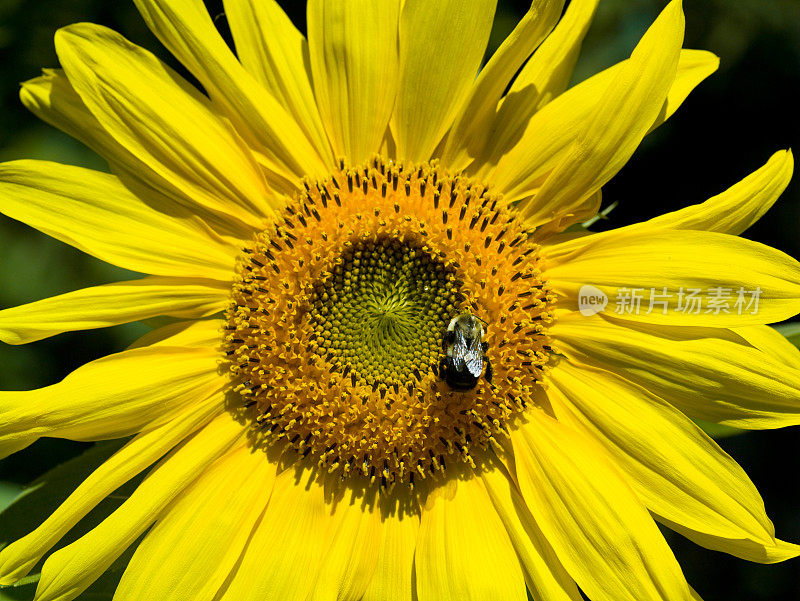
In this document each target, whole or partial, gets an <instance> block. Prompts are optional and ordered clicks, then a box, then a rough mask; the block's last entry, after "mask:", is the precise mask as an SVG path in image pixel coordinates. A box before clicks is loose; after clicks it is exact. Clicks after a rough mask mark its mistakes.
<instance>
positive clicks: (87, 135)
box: [19, 69, 131, 160]
mask: <svg viewBox="0 0 800 601" xmlns="http://www.w3.org/2000/svg"><path fill="white" fill-rule="evenodd" d="M19 97H20V100H21V101H22V104H24V105H25V107H26V108H27V109H28V110H29V111H31V112H32V113H33V114H34V115H36V116H37V117H39V119H41V120H42V121H45V122H47V123H49V124H50V125H52V126H54V127H57V128H58V129H60V130H61V131H63V132H65V133H66V134H68V135H69V136H71V137H73V138H75V139H76V140H79V141H81V142H82V143H84V144H85V145H86V146H88V147H89V148H91V149H92V150H94V151H95V152H96V153H97V154H99V155H100V156H102V157H103V158H105V159H106V160H111V159H112V157H118V156H119V155H120V154H123V155H126V158H131V156H130V154H129V153H127V152H126V151H125V150H124V149H123V148H122V147H121V146H120V145H119V144H118V143H117V142H116V141H115V140H114V138H112V137H111V135H110V134H109V133H108V132H107V131H106V130H105V129H104V128H103V126H102V125H100V122H99V121H98V120H97V119H96V118H95V116H94V115H93V114H92V112H91V111H90V110H89V109H88V108H87V107H86V105H85V104H84V103H83V100H81V97H80V96H78V94H77V92H75V90H74V88H73V87H72V84H71V83H69V80H68V79H67V76H66V75H65V74H64V71H62V70H61V69H43V70H42V75H41V76H39V77H35V78H33V79H30V80H28V81H25V82H23V83H22V87H21V88H20V92H19Z"/></svg>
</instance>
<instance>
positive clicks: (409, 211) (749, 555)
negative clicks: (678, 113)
mask: <svg viewBox="0 0 800 601" xmlns="http://www.w3.org/2000/svg"><path fill="white" fill-rule="evenodd" d="M136 4H137V6H138V8H139V10H140V12H141V14H142V15H143V17H144V19H145V20H146V22H147V24H148V25H149V27H150V28H151V29H152V31H153V32H154V33H155V34H156V35H157V36H158V38H159V39H160V40H161V42H162V43H163V44H164V45H165V46H166V47H167V48H168V49H169V50H170V51H171V52H172V54H174V55H175V56H176V57H177V58H178V59H179V60H180V61H181V62H182V63H183V64H184V65H185V67H186V68H187V69H188V70H189V71H190V72H191V73H192V75H193V76H194V77H196V79H197V80H198V81H199V83H200V84H201V85H202V88H203V91H200V90H199V89H197V88H196V87H193V86H192V85H191V84H189V83H187V81H185V80H184V79H183V78H182V77H181V76H179V75H178V74H177V73H175V72H174V71H173V70H171V69H170V68H169V67H167V66H166V65H164V64H163V63H162V62H160V61H159V60H158V59H156V58H155V57H154V56H153V55H152V54H150V53H149V52H147V51H146V50H144V49H142V48H140V47H137V46H135V45H133V44H132V43H130V42H129V41H127V40H126V39H124V38H123V37H122V36H120V35H119V34H117V33H115V32H113V31H110V30H108V29H106V28H104V27H100V26H97V25H92V24H85V23H82V24H76V25H72V26H69V27H66V28H64V29H62V30H60V31H59V32H58V33H57V34H56V38H55V42H56V49H57V52H58V56H59V60H60V62H61V65H62V67H63V70H47V71H45V72H44V74H43V75H42V76H41V77H38V78H36V79H33V80H31V81H29V82H26V83H25V84H23V87H22V93H21V95H22V100H23V102H24V104H25V105H26V106H27V107H28V108H29V109H31V110H32V111H33V112H34V113H35V114H36V115H38V116H39V117H41V118H42V119H43V120H45V121H47V122H48V123H50V124H52V125H54V126H56V127H58V128H60V129H62V130H64V131H66V132H67V133H69V134H70V135H72V136H74V137H75V138H77V139H78V140H80V141H82V142H84V143H85V144H87V145H88V146H90V147H91V148H92V149H94V150H96V151H97V152H98V153H99V154H100V155H102V156H103V157H104V158H105V159H106V160H107V161H108V164H109V166H110V168H111V172H112V173H113V175H112V174H109V173H101V172H96V171H91V170H87V169H82V168H78V167H72V166H66V165H61V164H54V163H46V162H40V161H14V162H10V163H5V164H3V165H0V210H2V212H3V213H5V214H6V215H8V216H10V217H12V218H14V219H17V220H19V221H22V222H24V223H26V224H28V225H30V226H33V227H35V228H37V229H39V230H41V231H43V232H45V233H47V234H49V235H51V236H53V237H55V238H57V239H59V240H62V241H64V242H67V243H69V244H71V245H73V246H75V247H77V248H79V249H81V250H83V251H85V252H87V253H89V254H91V255H94V256H96V257H98V258H100V259H102V260H104V261H107V262H109V263H113V264H115V265H118V266H121V267H124V268H127V269H129V270H133V271H137V272H141V273H143V274H148V275H145V276H144V277H142V278H141V279H136V280H132V281H124V282H119V283H115V284H108V285H103V286H98V287H94V288H88V289H84V290H78V291H75V292H71V293H68V294H64V295H61V296H56V297H54V298H49V299H45V300H41V301H38V302H34V303H31V304H29V305H24V306H21V307H16V308H11V309H7V310H5V311H2V312H0V339H2V340H3V341H5V342H7V343H10V344H24V343H27V342H31V341H35V340H40V339H43V338H46V337H48V336H52V335H55V334H58V333H60V332H65V331H71V330H80V329H90V328H100V327H105V326H111V325H115V324H120V323H126V322H132V321H138V320H147V319H150V318H153V317H155V316H167V317H169V318H172V319H171V320H170V322H169V324H168V325H166V326H163V327H161V328H159V329H156V330H154V331H152V332H151V333H149V334H147V335H145V336H144V337H143V338H142V339H140V340H139V341H137V342H136V343H135V344H134V345H132V346H131V347H130V348H128V349H127V350H124V351H122V352H119V353H116V354H113V355H109V356H107V357H104V358H101V359H99V360H97V361H93V362H91V363H88V364H86V365H84V366H83V367H80V368H79V369H77V370H76V371H75V372H73V373H72V374H70V375H69V376H67V377H66V378H65V379H64V380H63V381H61V382H59V383H57V384H54V385H52V386H48V387H46V388H43V389H40V390H32V391H26V392H3V393H1V394H0V414H1V415H2V419H0V456H7V455H9V454H11V453H14V452H15V451H18V450H20V449H23V448H24V447H26V446H27V445H30V444H31V443H33V442H34V441H36V440H37V439H38V438H40V437H62V438H69V439H72V440H80V441H94V440H103V439H111V438H122V437H129V439H128V440H127V442H125V444H124V446H122V447H121V448H120V449H119V450H118V451H117V452H116V453H115V454H114V455H113V456H111V457H110V458H109V459H108V460H107V461H106V462H105V463H103V464H102V465H100V466H99V467H98V468H97V469H96V471H94V472H93V473H92V474H91V475H90V476H89V477H88V478H87V479H86V480H85V481H84V482H83V483H82V484H81V485H80V486H78V487H77V489H76V490H75V491H74V492H73V493H72V494H71V495H70V496H69V498H67V499H66V501H64V503H63V504H62V505H61V506H60V507H59V508H58V509H56V510H55V512H54V513H53V514H52V515H51V516H50V517H49V518H47V520H46V521H45V522H44V523H42V524H41V525H40V526H39V527H38V528H36V529H35V530H34V531H33V532H31V533H30V534H28V535H26V536H24V537H23V538H21V539H19V540H17V541H15V542H12V543H11V544H9V545H8V546H6V547H5V548H4V549H3V550H2V551H1V552H0V584H10V583H13V582H15V581H18V580H19V579H20V578H22V577H23V576H24V575H25V574H27V573H28V572H29V571H30V570H31V569H32V567H33V566H35V565H36V564H37V562H39V561H40V560H41V559H42V558H43V557H44V556H45V555H47V554H48V552H49V551H50V550H51V549H52V548H53V547H54V546H55V545H56V544H57V543H58V541H59V540H60V539H61V538H62V536H64V535H65V534H66V533H67V532H68V531H69V530H70V529H71V528H72V527H73V526H74V525H75V524H76V523H77V522H78V521H79V520H80V519H81V518H82V517H83V516H85V515H86V514H87V513H88V512H89V511H90V510H92V508H94V507H95V506H96V505H97V504H98V503H99V502H100V501H101V500H102V499H103V498H105V497H106V496H108V495H109V494H111V493H112V492H113V491H115V490H116V489H118V488H119V487H120V486H121V485H123V484H124V483H126V482H128V481H129V480H131V479H132V478H134V477H135V476H137V475H139V474H141V473H143V472H145V471H147V475H146V477H145V478H144V479H143V481H142V482H141V484H140V485H139V486H138V487H137V488H136V489H135V491H134V492H133V493H132V494H131V495H130V497H128V498H127V499H126V500H125V501H124V503H122V505H121V506H120V507H119V508H118V509H117V510H116V511H115V512H114V513H113V514H111V515H110V516H109V517H108V518H106V519H105V520H104V521H102V522H101V523H100V524H99V525H97V526H96V527H95V528H94V529H92V530H90V531H89V532H88V533H86V534H85V535H84V536H82V537H80V538H78V539H77V540H76V541H75V542H72V543H71V544H69V545H67V546H64V547H62V548H60V549H58V550H57V551H56V552H54V553H52V554H50V555H49V557H48V558H47V559H46V561H45V562H44V566H43V568H42V572H41V579H40V581H39V584H38V589H37V596H36V599H37V600H38V601H51V600H60V601H65V600H68V599H73V598H75V597H77V596H78V595H79V594H80V593H81V592H82V591H83V590H85V589H86V588H87V587H88V586H89V585H90V584H91V583H92V582H93V581H94V580H96V579H97V578H98V577H99V576H100V575H101V574H102V573H103V572H104V570H106V568H108V567H109V566H110V565H111V563H112V562H113V561H114V560H115V559H116V558H118V557H119V556H120V555H121V554H122V553H123V551H125V549H126V548H128V547H129V546H131V545H132V544H133V543H134V542H135V541H137V540H138V539H141V542H140V544H139V545H138V547H137V548H136V550H135V553H134V554H133V556H132V559H131V561H130V563H129V565H128V566H127V569H126V571H125V573H124V575H123V577H122V580H121V581H120V583H119V586H118V589H117V591H116V595H115V597H114V598H115V599H117V600H135V601H139V600H142V599H159V600H169V599H191V600H200V599H208V600H211V599H218V600H224V601H228V600H234V601H246V600H250V599H252V600H253V601H256V600H258V601H261V600H265V599H280V600H282V601H284V600H286V601H290V600H293V599H297V600H305V599H314V600H323V599H325V600H327V599H331V600H334V599H342V600H343V599H348V600H359V599H363V600H365V601H390V600H398V601H401V600H402V601H410V600H411V599H419V600H420V601H430V600H434V599H435V600H439V599H458V600H461V599H477V600H481V601H482V600H485V599H496V600H498V601H500V600H503V601H505V600H509V601H511V600H515V601H516V600H518V601H524V600H525V599H526V598H527V595H528V594H529V595H530V596H531V597H532V598H533V599H536V600H547V601H555V600H568V599H569V600H575V601H577V600H579V599H581V598H582V597H581V591H582V592H583V594H585V595H586V596H587V597H589V598H590V599H592V600H595V601H602V600H608V601H611V600H613V601H619V600H623V599H628V600H631V601H646V600H667V599H668V600H679V599H680V600H688V599H696V598H697V596H696V593H695V592H694V591H693V590H692V589H691V587H690V586H689V584H687V582H686V580H685V578H684V576H683V574H682V571H681V568H680V566H679V565H678V563H677V561H676V560H675V557H674V556H673V554H672V553H671V551H670V549H669V547H668V546H667V544H666V542H665V540H664V538H663V537H662V535H661V533H660V532H659V529H658V526H657V525H656V521H657V522H660V523H661V524H663V525H665V526H667V527H669V528H671V529H673V530H675V531H677V532H679V533H681V534H683V535H685V536H686V537H688V538H689V539H691V540H692V541H695V542H696V543H698V544H700V545H703V546H704V547H707V548H710V549H715V550H719V551H724V552H727V553H730V554H732V555H735V556H737V557H741V558H744V559H747V560H751V561H756V562H762V563H770V562H777V561H782V560H785V559H788V558H791V557H795V556H797V555H798V554H800V547H798V546H796V545H793V544H790V543H786V542H783V541H781V540H779V539H777V538H776V537H775V532H774V528H773V526H772V523H771V522H770V521H769V519H768V518H767V516H766V514H765V511H764V506H763V502H762V500H761V498H760V496H759V494H758V492H757V490H756V489H755V487H754V486H753V484H752V483H751V481H750V480H749V479H748V477H747V475H746V474H745V473H744V472H743V470H742V469H741V468H740V467H739V466H738V465H737V464H736V462H735V461H734V460H733V459H732V458H731V457H729V456H728V455H727V454H726V453H725V452H724V451H722V450H721V449H720V448H719V447H718V446H717V445H716V443H715V442H714V441H713V440H712V439H710V438H709V437H708V436H707V435H706V434H705V433H704V432H703V431H702V430H701V429H700V428H699V427H698V426H696V425H695V423H694V422H693V421H692V419H702V420H707V421H711V422H716V423H720V424H727V425H732V426H736V427H738V428H752V429H759V428H776V427H780V426H785V425H790V424H797V423H800V410H799V409H800V404H799V403H798V401H797V399H798V395H800V354H798V351H797V350H796V349H795V348H794V347H792V346H791V345H790V344H789V343H788V342H787V341H786V340H785V339H783V338H782V337H781V336H780V335H779V334H777V333H776V332H775V331H774V330H772V329H770V328H769V327H767V326H766V325H764V324H768V323H772V322H776V321H780V320H783V319H786V318H788V317H790V316H792V315H794V314H795V313H796V312H797V311H798V309H799V308H800V264H798V263H797V262H796V261H794V260H793V259H792V258H790V257H788V256H786V255H784V254H782V253H780V252H779V251H777V250H774V249H772V248H769V247H767V246H764V245H761V244H758V243H756V242H752V241H749V240H746V239H742V238H739V237H738V234H740V233H741V232H742V231H744V230H745V229H746V228H747V227H748V226H750V225H751V224H752V223H753V222H755V221H756V220H757V219H758V218H759V217H760V216H761V215H762V214H763V213H764V212H765V211H766V210H767V209H768V208H769V207H770V205H771V204H772V203H773V202H774V201H775V200H776V198H777V197H778V195H779V194H780V193H781V192H782V191H783V189H784V188H785V187H786V185H787V183H788V180H789V178H790V177H791V172H792V165H793V161H792V157H791V154H790V152H788V151H783V152H778V153H777V154H775V155H774V156H773V157H772V158H770V160H769V161H768V162H767V163H766V164H765V165H764V166H763V167H762V168H761V169H759V170H758V171H756V172H755V173H753V174H752V175H750V176H749V177H747V178H745V179H744V180H742V181H741V182H739V183H738V184H736V185H734V186H733V187H731V188H729V189H728V190H726V191H725V192H722V193H721V194H719V195H718V196H715V197H713V198H711V199H710V200H708V201H706V202H704V203H702V204H698V205H694V206H689V207H687V208H685V209H682V210H680V211H677V212H674V213H669V214H666V215H663V216H661V217H658V218H655V219H652V220H650V221H647V222H644V223H640V224H636V225H633V226H629V227H623V228H620V229H616V230H611V231H607V232H604V233H594V234H593V233H590V232H589V231H587V230H586V228H584V227H581V225H580V224H581V223H583V222H585V221H587V220H589V219H591V218H592V217H594V216H596V215H597V214H598V211H599V208H600V203H601V188H602V187H603V186H604V184H606V182H608V181H609V179H610V178H611V177H612V176H613V175H614V174H615V173H616V172H617V171H618V170H619V169H620V168H621V167H622V166H623V165H624V164H625V162H626V161H627V160H628V158H629V157H630V156H631V155H632V153H633V152H634V150H635V148H636V147H637V146H638V144H639V143H640V142H641V141H642V139H643V138H644V137H645V136H646V135H647V134H648V133H649V132H650V131H652V130H653V129H654V128H656V127H658V126H659V125H660V124H662V123H663V122H664V121H665V120H666V119H667V118H669V117H670V116H671V115H672V114H673V113H674V112H675V110H676V109H677V108H678V106H679V105H680V104H681V103H682V101H683V100H684V99H685V98H686V96H687V95H688V94H689V92H690V91H691V90H692V89H693V88H694V87H695V86H696V85H698V84H699V83H700V82H701V81H702V80H703V79H705V78H706V77H707V76H708V75H710V74H711V73H712V72H713V71H714V70H715V69H716V67H717V59H716V57H715V56H713V55H712V54H710V53H708V52H704V51H699V50H684V49H682V48H681V46H682V43H683V31H684V20H683V13H682V7H681V3H680V1H679V0H674V1H673V2H671V3H670V4H669V5H668V6H667V7H666V8H665V9H664V11H663V12H662V14H661V15H660V16H659V17H658V19H657V20H656V21H655V22H654V23H653V24H652V26H651V27H650V28H649V29H648V31H647V32H646V33H645V34H644V36H643V37H642V39H641V41H640V42H639V43H638V45H637V46H636V48H635V49H634V50H633V53H632V54H631V56H630V58H629V59H627V60H625V61H623V62H622V63H620V64H617V65H615V66H613V67H611V68H609V69H607V70H605V71H603V72H601V73H599V74H597V75H595V76H593V77H591V78H589V79H587V80H586V81H584V82H583V83H580V84H578V85H575V86H574V87H571V88H569V89H567V87H568V86H567V82H568V81H569V79H570V76H571V71H572V68H573V65H574V63H575V60H576V57H577V55H578V52H579V49H580V45H581V41H582V39H583V37H584V35H585V33H586V30H587V28H588V26H589V23H590V21H591V19H592V16H593V13H594V11H595V8H596V4H597V0H573V1H572V2H570V3H569V5H568V7H567V9H566V11H565V12H564V13H563V16H562V11H563V8H564V2H563V0H562V1H558V0H534V1H533V2H532V4H531V8H530V10H529V11H528V12H527V14H526V15H525V16H524V18H523V19H522V21H521V22H520V23H519V24H518V25H517V27H516V28H515V29H514V30H513V32H512V33H511V34H510V36H509V37H508V38H507V39H506V40H505V41H504V42H503V44H502V45H501V46H500V47H499V49H498V50H497V52H496V53H495V54H494V55H493V56H492V57H491V58H490V59H489V60H488V62H487V63H486V64H485V66H483V68H480V65H481V62H482V59H483V54H484V51H485V48H486V45H487V41H488V38H489V32H490V28H491V25H492V21H493V17H494V9H495V2H494V0H474V1H470V2H463V1H460V0H440V1H438V2H429V1H426V0H405V2H399V1H394V2H388V1H387V2H375V1H373V0H325V1H323V0H310V1H309V3H308V39H307V40H306V38H305V37H304V36H303V35H302V34H301V33H299V32H298V31H297V30H296V29H295V28H294V27H293V25H292V24H291V22H290V21H289V20H288V19H287V17H286V16H285V15H284V14H283V13H282V12H281V10H280V9H279V7H278V6H277V4H276V3H275V2H274V1H272V0H263V1H255V0H250V1H248V0H230V1H226V2H225V13H226V15H227V18H228V20H229V23H230V28H231V31H232V33H233V38H234V42H235V47H236V55H234V53H233V52H232V51H231V49H230V48H229V47H228V46H227V45H226V43H225V42H224V41H223V39H222V38H221V37H220V35H219V34H218V32H217V30H216V29H215V27H214V24H213V22H212V19H211V18H210V16H209V15H208V14H207V13H206V11H205V8H204V7H203V4H202V2H201V1H200V0H136ZM637 291H638V292H637ZM698 291H699V292H698ZM637 295H638V296H637ZM612 299H613V300H615V301H616V307H617V309H616V310H613V306H614V303H612ZM625 299H627V301H626V302H623V301H624V300H625ZM648 299H649V306H645V305H647V304H648ZM654 300H655V301H656V302H655V304H654ZM690 300H691V301H692V302H693V303H694V304H691V303H690ZM744 301H746V303H745V302H744ZM698 303H699V304H698ZM639 309H641V310H639ZM687 309H688V310H687ZM695 309H696V310H695ZM148 470H149V471H148Z"/></svg>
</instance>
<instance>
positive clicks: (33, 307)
mask: <svg viewBox="0 0 800 601" xmlns="http://www.w3.org/2000/svg"><path fill="white" fill-rule="evenodd" d="M229 295H230V286H228V285H225V284H223V283H220V282H216V281H214V280H190V279H183V278H162V277H146V278H142V279H140V280H132V281H130V282H118V283H116V284H106V285H105V286H95V287H93V288H84V289H83V290H76V291H75V292H68V293H67V294H61V295H59V296H54V297H52V298H46V299H44V300H40V301H36V302H33V303H29V304H27V305H21V306H19V307H14V308H12V309H6V310H5V311H0V340H2V341H3V342H5V343H7V344H26V343H28V342H33V341H34V340H41V339H43V338H47V337H49V336H54V335H56V334H60V333H61V332H71V331H74V330H89V329H93V328H105V327H108V326H113V325H117V324H121V323H129V322H131V321H140V320H144V319H150V318H151V317H157V316H159V315H168V316H170V317H182V318H192V317H205V316H207V315H212V314H214V313H218V312H219V311H222V310H223V309H224V308H225V306H226V304H227V300H228V296H229Z"/></svg>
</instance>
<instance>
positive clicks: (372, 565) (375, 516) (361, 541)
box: [309, 481, 410, 601]
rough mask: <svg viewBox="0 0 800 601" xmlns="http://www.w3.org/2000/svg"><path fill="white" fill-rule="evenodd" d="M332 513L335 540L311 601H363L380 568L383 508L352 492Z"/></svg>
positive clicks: (339, 502) (336, 484)
mask: <svg viewBox="0 0 800 601" xmlns="http://www.w3.org/2000/svg"><path fill="white" fill-rule="evenodd" d="M340 486H341V482H340V481H335V482H334V485H333V487H334V488H339V487H340ZM332 511H333V512H334V515H335V517H336V526H335V530H334V532H333V541H332V542H331V545H330V547H329V548H328V551H327V552H326V554H325V559H324V561H323V564H322V568H321V569H320V573H319V578H318V579H317V583H316V585H315V587H314V590H313V591H312V593H311V595H310V596H309V601H360V600H361V599H362V598H363V596H364V592H365V591H366V590H367V587H368V586H369V583H370V581H371V580H372V575H373V574H374V573H375V570H376V568H377V566H378V554H379V553H380V550H381V547H382V545H381V530H382V526H381V507H380V506H379V505H376V504H375V503H373V502H371V500H366V503H365V499H364V498H363V497H359V496H357V495H354V494H352V491H348V492H346V493H345V494H344V497H343V498H342V499H341V500H339V501H338V502H335V503H333V508H332ZM409 598H410V597H409Z"/></svg>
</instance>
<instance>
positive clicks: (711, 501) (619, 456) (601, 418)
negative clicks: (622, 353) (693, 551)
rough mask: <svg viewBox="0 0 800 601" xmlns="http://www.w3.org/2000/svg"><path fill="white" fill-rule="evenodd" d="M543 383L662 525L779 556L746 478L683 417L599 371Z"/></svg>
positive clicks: (573, 371) (750, 554) (752, 555)
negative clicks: (608, 456) (597, 444)
mask: <svg viewBox="0 0 800 601" xmlns="http://www.w3.org/2000/svg"><path fill="white" fill-rule="evenodd" d="M548 379H549V381H550V383H551V385H550V386H549V387H548V392H547V396H548V399H549V400H550V402H551V404H552V407H553V410H554V411H555V415H556V417H557V418H558V420H559V421H561V422H563V423H565V424H567V425H569V426H570V427H572V428H574V429H575V430H577V431H579V432H581V433H583V434H585V435H586V436H589V437H592V438H594V439H596V440H597V441H598V442H599V443H600V444H602V445H603V447H604V448H605V449H606V450H607V451H608V452H609V453H610V454H611V456H612V458H613V460H614V462H615V465H616V466H617V467H618V468H619V469H620V470H622V471H623V472H624V473H625V474H626V476H627V477H628V480H629V482H631V484H632V486H633V488H634V490H635V491H636V493H637V494H638V495H639V498H641V499H642V501H643V502H644V503H645V505H647V508H648V509H649V510H650V511H651V512H653V513H654V514H655V515H656V516H657V517H658V518H659V519H660V520H663V521H664V523H665V524H667V525H670V526H671V525H672V524H677V525H678V526H679V527H681V529H682V530H683V531H685V532H687V536H689V538H692V539H693V540H697V537H695V536H693V535H692V534H697V535H698V536H700V537H702V540H703V542H702V543H701V544H703V545H704V546H707V547H710V548H712V549H714V550H717V551H725V552H728V553H731V554H733V555H736V556H737V557H741V558H743V559H747V560H749V561H761V562H763V561H765V559H766V558H767V556H768V555H769V554H770V553H774V552H776V551H777V550H778V549H779V546H780V541H777V540H776V539H775V529H774V528H773V526H772V522H770V521H769V518H767V515H766V513H765V512H764V502H763V501H762V500H761V496H760V495H759V494H758V491H757V490H756V487H755V486H754V485H753V483H752V482H751V481H750V479H749V478H748V477H747V474H745V472H744V470H743V469H742V468H741V467H739V465H738V464H737V463H736V462H735V461H734V460H733V459H732V458H731V457H730V456H729V455H728V454H727V453H725V451H723V450H722V449H721V448H719V446H718V445H717V444H716V443H715V442H714V441H713V440H712V439H711V438H710V437H709V436H708V435H707V434H706V433H705V432H703V431H702V430H701V429H700V428H699V427H697V426H696V425H695V424H694V423H693V422H692V421H691V420H690V419H689V418H687V417H686V416H685V415H683V414H682V413H680V412H679V411H677V410H676V409H674V408H673V407H672V406H670V405H669V404H667V403H665V402H664V401H663V400H661V399H660V398H658V397H657V396H654V395H652V394H650V393H648V392H647V391H646V390H644V389H643V388H640V387H638V386H636V385H634V384H631V383H630V382H627V381H626V380H624V379H622V378H620V377H617V376H615V375H614V374H611V373H609V372H606V371H603V370H598V369H592V368H589V367H578V366H575V365H573V364H571V363H570V362H568V361H560V362H559V363H558V365H557V366H555V367H554V368H553V369H552V370H551V371H550V372H549V373H548ZM795 555H800V551H798V552H796V553H795Z"/></svg>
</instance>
